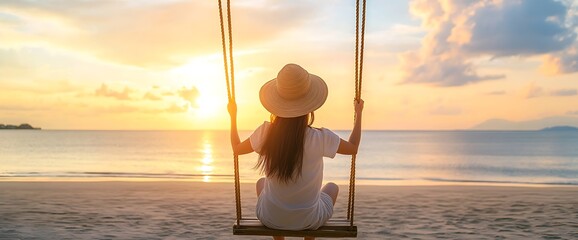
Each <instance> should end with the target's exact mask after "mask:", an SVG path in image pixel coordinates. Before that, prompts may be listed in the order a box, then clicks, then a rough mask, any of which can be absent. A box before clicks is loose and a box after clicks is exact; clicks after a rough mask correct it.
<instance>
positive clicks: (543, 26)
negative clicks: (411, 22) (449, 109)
mask: <svg viewBox="0 0 578 240" xmlns="http://www.w3.org/2000/svg"><path fill="white" fill-rule="evenodd" d="M410 10H411V12H412V13H413V14H414V15H415V16H417V17H419V18H421V19H422V25H423V27H424V28H426V29H428V31H429V33H428V34H427V36H426V37H425V38H424V39H423V41H422V48H421V49H420V50H418V51H414V52H407V53H404V54H402V55H400V61H401V69H402V70H403V73H404V75H403V80H402V81H403V83H427V84H431V85H435V86H461V85H466V84H470V83H475V82H480V81H485V80H494V79H500V78H504V77H505V75H504V74H501V73H498V74H486V75H481V74H479V73H478V71H477V66H476V65H475V64H474V62H475V61H476V60H479V59H480V58H488V57H490V58H497V57H509V56H521V57H527V56H534V55H541V54H547V53H552V54H557V53H559V52H560V51H561V50H565V49H567V48H569V47H570V46H571V44H572V43H573V42H574V41H575V39H576V33H575V31H574V28H575V25H573V24H568V23H569V22H572V19H570V18H569V17H567V16H569V15H570V14H569V11H570V7H569V6H567V5H566V4H565V2H562V1H556V0H541V1H532V0H520V1H491V0H483V1H460V0H450V1H443V0H414V1H412V3H411V9H410ZM571 17H572V18H573V17H574V16H571ZM570 58H572V56H570ZM560 62H564V61H560Z"/></svg>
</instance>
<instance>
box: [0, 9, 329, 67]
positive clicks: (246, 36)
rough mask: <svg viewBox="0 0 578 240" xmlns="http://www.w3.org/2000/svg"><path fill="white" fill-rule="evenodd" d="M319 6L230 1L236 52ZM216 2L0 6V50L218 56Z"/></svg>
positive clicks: (159, 62)
mask: <svg viewBox="0 0 578 240" xmlns="http://www.w3.org/2000/svg"><path fill="white" fill-rule="evenodd" d="M322 6H323V4H322V3H314V4H312V3H310V4H305V2H304V1H266V2H264V3H263V2H261V3H259V4H256V3H255V4H252V3H251V2H239V3H237V2H234V3H233V5H232V7H233V17H234V20H235V21H234V26H233V27H234V28H233V29H235V33H234V34H235V39H236V43H237V45H236V47H239V48H244V47H247V46H250V45H253V44H259V43H261V42H263V41H265V40H271V39H274V38H275V37H278V36H280V34H282V33H284V32H286V31H291V30H293V29H294V28H297V27H300V26H303V25H306V24H307V23H308V22H309V21H310V20H311V19H313V18H316V17H319V16H318V15H317V14H316V13H318V10H319V9H320V8H321V7H322ZM217 9H218V8H217V3H216V1H184V0H182V1H181V0H175V1H98V0H88V1H63V0H46V1H12V0H5V1H2V2H0V11H1V13H2V15H1V17H2V18H1V21H0V35H1V36H2V39H0V47H1V46H22V45H36V46H50V47H57V48H63V49H71V50H73V51H77V52H83V53H85V54H88V55H91V56H95V57H98V58H101V59H105V60H108V61H112V62H118V63H123V64H128V65H137V66H146V67H159V68H165V67H171V66H175V65H179V64H182V63H184V62H185V61H186V60H187V59H189V58H190V57H191V56H194V55H198V54H208V53H212V52H218V51H220V34H219V22H218V11H217Z"/></svg>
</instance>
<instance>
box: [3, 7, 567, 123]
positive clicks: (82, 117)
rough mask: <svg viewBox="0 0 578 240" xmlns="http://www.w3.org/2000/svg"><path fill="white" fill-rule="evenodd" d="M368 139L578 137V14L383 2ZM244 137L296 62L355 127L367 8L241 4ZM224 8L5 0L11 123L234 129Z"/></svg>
mask: <svg viewBox="0 0 578 240" xmlns="http://www.w3.org/2000/svg"><path fill="white" fill-rule="evenodd" d="M367 8H368V10H367V31H366V52H365V54H366V55H365V56H366V58H365V66H364V77H363V79H364V81H363V84H364V85H363V91H362V98H364V99H365V101H366V107H365V112H364V116H365V118H364V128H365V129H393V130H397V129H433V130H438V129H468V128H471V127H473V126H475V125H477V124H479V123H481V122H484V121H486V120H489V119H506V120H509V121H516V122H517V121H519V122H523V121H531V120H539V119H544V118H549V117H556V118H558V119H563V120H565V123H568V122H569V123H570V124H571V125H575V126H578V39H577V33H578V31H577V30H578V28H577V27H578V1H567V0H493V1H492V0H484V1H473V0H467V1H466V0H454V1H452V0H413V1H405V0H387V1H376V0H369V1H368V6H367ZM232 14H233V37H234V51H235V69H236V72H235V75H236V83H237V85H236V88H237V102H238V105H239V127H240V128H241V129H253V128H254V127H256V126H258V125H259V124H261V123H262V121H264V120H267V119H268V116H269V114H268V113H267V112H266V111H265V109H264V108H263V107H262V106H261V104H260V103H259V97H258V91H259V88H260V87H261V85H262V84H263V83H265V82H266V81H268V80H270V79H272V78H274V77H275V76H276V74H277V72H278V71H279V69H280V68H281V67H283V65H284V64H286V63H297V64H300V65H301V66H303V67H304V68H305V69H307V70H308V71H309V72H311V73H314V74H316V75H319V76H321V77H322V78H323V79H324V80H325V81H326V82H327V84H328V86H329V97H328V100H327V102H326V104H325V105H324V106H323V107H322V108H321V109H320V110H318V111H317V112H316V125H317V126H324V127H328V128H332V129H349V128H351V126H352V119H353V106H352V99H353V88H354V79H353V71H354V37H355V35H354V34H355V15H354V14H355V4H354V1H353V0H324V1H305V0H300V1H293V0H235V1H233V4H232ZM221 54H222V52H221V40H220V32H219V18H218V8H217V1H216V0H215V1H209V0H192V1H189V0H182V1H180V0H164V1H159V0H119V1H101V0H86V1H69V0H43V1H23V0H19V1H11V0H2V1H0V123H4V124H20V123H24V122H27V123H30V124H32V125H33V126H39V127H42V128H45V129H227V128H228V127H229V119H228V115H227V112H226V103H227V94H226V90H225V89H226V88H225V80H224V74H223V59H222V55H221Z"/></svg>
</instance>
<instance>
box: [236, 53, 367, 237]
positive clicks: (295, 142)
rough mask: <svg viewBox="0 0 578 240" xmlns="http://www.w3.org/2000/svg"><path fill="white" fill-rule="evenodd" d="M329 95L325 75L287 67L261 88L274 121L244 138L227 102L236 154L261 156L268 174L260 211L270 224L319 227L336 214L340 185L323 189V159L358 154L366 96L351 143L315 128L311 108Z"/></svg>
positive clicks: (360, 104)
mask: <svg viewBox="0 0 578 240" xmlns="http://www.w3.org/2000/svg"><path fill="white" fill-rule="evenodd" d="M327 94H328V90H327V85H326V84H325V82H324V81H323V79H321V78H320V77H318V76H316V75H313V74H309V73H308V72H307V71H306V70H305V69H303V68H302V67H301V66H299V65H296V64H287V65H285V66H284V67H283V68H282V69H281V71H279V74H278V75H277V78H275V79H273V80H271V81H269V82H267V83H265V84H264V85H263V86H262V87H261V90H260V91H259V98H260V100H261V104H262V105H263V106H264V107H265V109H267V111H269V112H270V113H271V115H272V117H271V122H264V123H263V124H262V125H261V126H260V127H259V128H257V129H256V130H255V131H254V132H253V134H252V135H251V136H250V137H249V138H248V139H247V140H245V141H243V142H241V141H240V140H239V134H238V132H237V122H236V119H237V106H236V105H235V104H232V103H230V104H229V105H228V110H229V114H230V115H231V145H232V147H233V151H234V153H235V154H237V155H242V154H247V153H251V152H253V151H255V152H257V153H258V154H259V161H258V163H257V168H259V169H260V170H261V172H262V173H264V174H265V176H266V177H264V178H261V179H259V181H258V182H257V186H256V188H257V195H258V200H257V207H256V214H257V218H259V220H260V221H261V223H263V225H265V226H267V227H270V228H274V229H284V230H303V229H312V230H315V229H317V228H319V227H320V226H322V225H323V224H325V222H327V220H329V218H331V215H332V214H333V206H334V205H335V201H336V199H337V194H338V192H339V187H338V186H337V185H336V184H335V183H331V182H330V183H327V184H326V185H325V186H323V187H321V184H322V181H323V157H329V158H333V157H335V155H336V153H340V154H346V155H352V154H356V153H357V149H358V147H359V141H360V138H361V115H362V114H361V113H362V110H363V100H359V101H355V102H354V105H355V119H356V121H355V123H354V127H353V131H352V132H351V135H350V136H349V141H345V140H343V139H341V138H339V137H338V136H337V135H336V134H335V133H333V132H332V131H330V130H328V129H325V128H313V127H311V124H312V123H313V119H314V116H313V111H315V110H317V109H318V108H319V107H321V106H322V105H323V103H325V100H326V99H327ZM274 239H284V237H282V236H276V237H274ZM305 239H313V238H308V237H306V238H305Z"/></svg>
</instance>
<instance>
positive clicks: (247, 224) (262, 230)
mask: <svg viewBox="0 0 578 240" xmlns="http://www.w3.org/2000/svg"><path fill="white" fill-rule="evenodd" d="M233 235H252V236H287V237H330V238H346V237H351V238H354V237H357V226H351V225H350V221H349V220H347V219H345V218H339V219H329V221H328V222H327V223H325V225H323V226H322V227H320V228H319V229H317V230H300V231H291V230H278V229H272V228H268V227H265V226H263V224H261V222H260V221H259V220H258V219H256V218H243V219H241V221H240V223H239V225H237V223H236V222H235V224H234V225H233Z"/></svg>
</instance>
